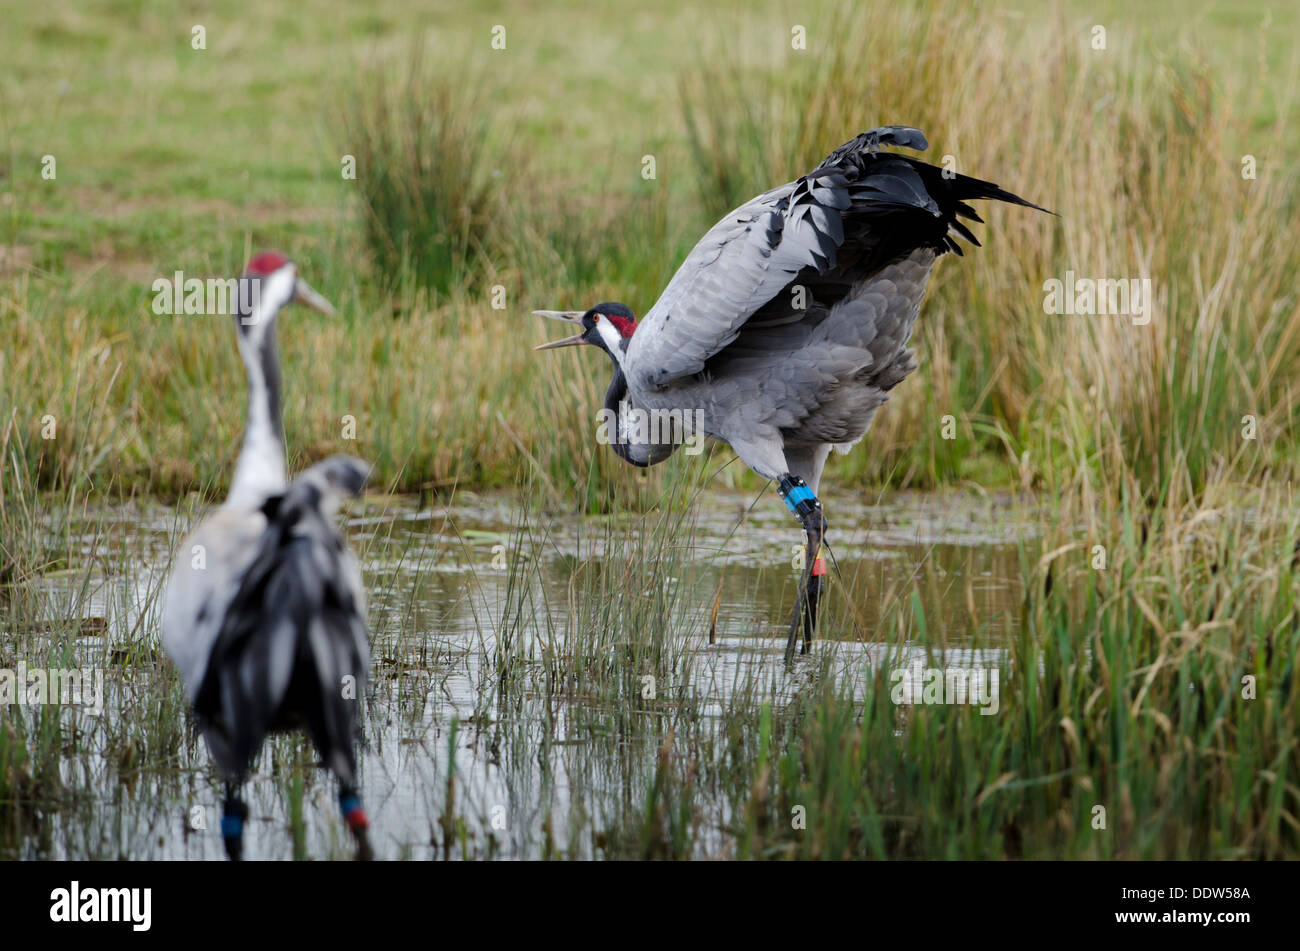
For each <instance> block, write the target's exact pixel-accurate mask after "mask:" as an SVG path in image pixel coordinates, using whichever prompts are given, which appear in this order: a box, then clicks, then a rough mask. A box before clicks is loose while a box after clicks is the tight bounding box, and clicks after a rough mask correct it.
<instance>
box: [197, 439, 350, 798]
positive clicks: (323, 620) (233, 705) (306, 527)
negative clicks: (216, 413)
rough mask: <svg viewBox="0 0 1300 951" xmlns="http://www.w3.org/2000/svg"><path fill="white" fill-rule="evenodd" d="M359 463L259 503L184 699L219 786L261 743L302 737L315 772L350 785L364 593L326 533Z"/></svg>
mask: <svg viewBox="0 0 1300 951" xmlns="http://www.w3.org/2000/svg"><path fill="white" fill-rule="evenodd" d="M366 472H367V467H366V465H365V464H364V463H362V462H361V461H360V460H356V459H352V458H350V457H346V456H334V457H331V458H330V459H327V460H325V461H324V462H322V463H319V464H318V465H316V466H313V467H312V468H311V469H308V470H307V471H306V472H304V473H303V474H302V475H301V476H299V477H298V478H297V479H296V480H294V481H293V482H292V483H290V485H289V486H288V488H287V489H286V490H285V491H284V492H283V494H278V495H273V496H270V497H269V498H268V499H267V500H266V501H265V502H264V503H263V505H262V507H261V513H262V515H263V517H264V518H265V520H266V522H265V528H264V530H263V531H262V532H261V534H260V537H259V538H258V539H257V541H256V547H255V549H254V551H253V553H252V556H251V558H250V559H249V562H248V564H247V566H246V567H245V568H244V569H243V571H242V573H241V575H240V577H239V578H238V582H237V587H236V589H235V590H234V592H233V596H232V597H231V599H230V601H229V603H228V605H227V607H226V610H225V612H224V617H223V620H222V623H221V624H220V627H219V628H218V632H217V635H216V638H215V642H214V644H213V646H212V649H211V652H210V655H209V659H208V663H207V667H206V671H205V673H204V676H203V679H202V681H201V683H200V684H199V687H198V689H197V691H196V694H195V697H194V712H195V715H196V717H197V719H198V722H199V725H200V728H201V729H202V731H203V733H204V736H205V738H206V739H207V741H208V744H209V747H210V749H211V750H212V752H213V758H214V759H215V760H216V761H217V764H218V767H219V768H220V770H221V772H222V774H223V776H226V777H228V778H230V779H231V780H232V781H234V782H236V783H238V782H242V781H243V779H244V777H245V775H246V773H247V771H248V768H249V766H250V765H251V763H252V760H253V758H254V756H256V754H257V752H258V750H259V749H260V748H261V745H262V742H263V740H264V739H265V737H266V735H267V733H269V732H272V731H275V730H286V729H295V728H304V729H306V730H307V732H308V734H309V735H310V736H311V738H312V740H313V742H314V744H315V746H316V748H317V750H318V751H319V752H320V754H321V757H322V759H323V760H324V762H325V765H327V766H328V767H330V768H331V769H332V770H333V771H334V772H335V773H336V774H337V775H338V776H339V778H340V780H341V781H342V782H343V783H344V784H352V783H353V782H354V781H355V771H356V761H355V756H354V753H353V744H354V742H355V740H356V738H357V730H358V722H359V716H358V714H359V702H360V701H359V698H361V697H363V696H364V691H365V687H366V679H367V672H368V671H369V669H370V658H369V646H368V642H367V638H366V624H365V595H364V589H363V588H362V585H361V581H360V572H359V570H358V567H357V564H356V560H355V558H353V556H352V554H351V553H350V552H349V551H348V550H347V548H346V546H345V545H344V542H343V538H342V536H341V535H340V534H339V531H338V529H337V528H336V527H335V525H334V521H333V511H334V509H336V508H337V500H338V499H339V498H340V497H341V496H342V495H344V494H349V495H355V494H357V493H359V492H360V490H361V487H362V485H363V484H364V482H365V478H366Z"/></svg>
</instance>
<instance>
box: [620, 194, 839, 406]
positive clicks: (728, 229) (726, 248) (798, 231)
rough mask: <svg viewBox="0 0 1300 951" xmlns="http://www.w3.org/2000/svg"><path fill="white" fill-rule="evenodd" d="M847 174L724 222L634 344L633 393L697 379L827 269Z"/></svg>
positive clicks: (629, 366) (630, 362) (768, 199)
mask: <svg viewBox="0 0 1300 951" xmlns="http://www.w3.org/2000/svg"><path fill="white" fill-rule="evenodd" d="M844 186H845V182H844V180H843V178H842V176H837V175H826V176H820V177H815V178H814V177H811V176H807V177H804V178H801V179H799V180H798V181H795V182H791V183H789V184H787V185H783V186H781V187H780V188H776V189H773V190H772V191H770V192H767V193H766V194H764V195H760V196H759V197H757V198H755V199H753V200H752V201H750V202H748V203H747V204H745V205H742V206H741V207H739V208H737V209H736V210H735V211H733V212H731V213H730V214H729V215H727V216H726V217H724V218H723V219H722V220H721V221H719V222H718V223H717V224H716V225H714V226H713V228H712V229H710V230H709V232H708V234H706V235H705V236H704V238H703V239H701V240H700V242H699V243H698V244H697V245H696V246H695V248H694V250H692V251H691V253H690V254H689V255H687V257H686V260H685V261H684V262H683V263H682V266H681V267H680V268H678V269H677V273H676V274H674V275H673V278H672V280H671V281H669V282H668V286H667V287H666V288H665V289H664V292H663V294H661V295H660V297H659V300H658V301H657V302H656V303H655V305H654V307H652V308H651V309H650V311H649V313H647V314H646V316H645V319H644V320H642V321H641V323H640V324H639V325H638V327H637V332H636V334H635V335H634V336H633V338H632V342H631V343H630V344H629V345H628V351H627V359H626V361H625V370H626V372H627V373H628V376H629V378H630V379H631V381H632V383H633V385H634V387H635V386H640V387H644V388H648V389H662V388H663V387H665V386H667V385H669V384H670V383H672V382H673V381H674V380H677V379H680V378H681V377H685V376H692V375H694V374H696V373H699V372H700V371H701V370H703V369H704V364H705V362H706V361H707V360H708V359H709V357H711V356H713V355H714V354H715V353H717V352H718V351H719V350H721V349H722V348H723V347H725V346H727V345H728V344H729V343H731V342H732V341H733V340H735V339H736V335H737V334H738V333H739V331H740V328H741V326H742V325H743V324H744V323H745V321H746V320H748V319H749V317H750V316H751V315H752V314H753V313H754V311H755V310H757V309H758V308H759V307H761V306H762V305H763V304H764V303H766V302H767V301H769V300H771V299H772V297H773V296H774V295H776V294H777V293H779V292H780V291H781V289H782V288H784V287H785V286H786V285H787V284H789V283H790V281H791V280H793V278H794V277H795V275H797V274H798V273H799V272H800V271H801V270H803V269H804V268H805V267H814V268H817V269H819V270H820V269H822V268H825V267H826V266H828V264H829V263H830V262H832V261H834V259H835V250H836V248H837V247H838V246H839V243H840V242H841V241H842V240H843V238H844V234H843V227H842V225H841V223H840V212H841V211H842V210H844V209H846V208H847V207H848V204H849V198H848V193H847V190H846V189H845V187H844Z"/></svg>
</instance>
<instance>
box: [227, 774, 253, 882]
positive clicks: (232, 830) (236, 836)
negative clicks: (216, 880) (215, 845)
mask: <svg viewBox="0 0 1300 951" xmlns="http://www.w3.org/2000/svg"><path fill="white" fill-rule="evenodd" d="M247 818H248V806H246V805H244V801H243V800H242V799H240V798H239V786H238V785H236V784H235V783H227V784H226V799H225V802H223V803H222V804H221V841H222V842H224V843H225V845H226V855H227V856H228V857H229V858H230V861H232V862H238V861H239V860H240V859H242V858H243V857H244V820H246V819H247Z"/></svg>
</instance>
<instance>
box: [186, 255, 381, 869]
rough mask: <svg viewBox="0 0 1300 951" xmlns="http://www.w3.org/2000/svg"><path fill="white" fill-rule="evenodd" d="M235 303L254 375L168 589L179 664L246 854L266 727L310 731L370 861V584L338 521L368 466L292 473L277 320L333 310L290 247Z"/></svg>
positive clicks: (251, 277)
mask: <svg viewBox="0 0 1300 951" xmlns="http://www.w3.org/2000/svg"><path fill="white" fill-rule="evenodd" d="M240 288H241V293H240V294H239V298H238V302H237V306H236V308H235V327H236V331H237V333H238V339H239V353H240V356H241V357H242V358H243V361H244V369H245V370H246V371H247V374H248V424H247V428H246V429H245V432H244V444H243V448H242V450H241V452H240V454H239V462H238V464H237V466H236V469H235V475H234V479H233V480H232V482H231V486H230V495H229V497H228V498H227V499H226V501H225V504H223V505H222V506H221V507H220V508H219V509H218V510H217V511H216V512H215V513H214V514H213V515H212V516H211V517H210V518H208V519H207V520H206V521H205V522H203V524H202V525H200V526H199V527H198V529H196V530H195V531H194V532H193V534H191V535H190V536H189V537H188V538H187V539H186V540H185V541H184V542H183V543H182V544H181V547H180V550H179V551H178V552H177V555H176V560H175V562H174V564H173V565H172V569H171V573H170V575H169V577H168V580H167V588H166V593H165V595H164V600H163V615H162V638H163V646H164V647H165V648H166V649H167V653H168V654H169V655H170V656H171V658H172V661H173V662H174V663H175V664H176V666H177V667H178V668H179V669H180V672H181V676H182V678H183V679H184V682H185V693H186V696H187V697H188V699H189V701H190V703H191V704H192V706H193V709H194V715H195V718H196V720H197V721H198V725H199V729H200V731H201V732H202V733H203V737H204V739H205V740H206V741H207V745H208V749H209V750H210V751H211V754H212V758H213V760H215V762H216V764H217V768H218V770H219V771H220V773H221V777H222V779H223V781H224V782H225V785H226V791H225V802H224V804H223V808H222V819H221V835H222V838H223V840H224V842H225V846H226V853H227V854H228V855H229V856H230V858H232V859H239V858H240V857H241V856H242V854H243V827H244V820H245V819H247V817H248V808H247V806H245V805H244V803H243V801H242V800H241V799H240V789H241V787H242V786H243V784H244V781H245V780H246V779H247V776H248V771H249V769H250V768H251V766H252V763H253V760H254V758H255V757H256V756H257V753H258V751H259V750H260V749H261V747H262V742H263V740H264V739H265V738H266V736H267V735H268V734H269V733H273V732H277V731H285V730H298V729H305V730H306V731H307V733H308V734H309V735H310V736H311V739H312V742H313V743H314V744H315V746H316V749H317V750H318V751H319V753H320V756H321V760H322V762H323V764H324V765H325V766H326V767H328V768H329V769H330V770H332V771H333V772H334V774H335V775H336V776H337V777H338V781H339V805H340V807H341V809H342V811H343V817H344V820H345V821H346V823H347V825H348V828H349V829H350V830H351V831H352V835H353V837H354V838H355V840H356V845H357V857H358V858H370V857H371V850H370V844H369V839H368V836H367V828H368V822H367V820H366V814H365V812H364V811H363V810H362V808H361V800H360V796H359V792H358V788H357V779H356V755H355V752H354V749H353V744H354V742H355V741H356V738H357V733H358V726H359V705H360V703H361V702H362V698H363V697H364V693H365V685H366V680H367V676H368V673H369V669H370V647H369V643H368V640H367V633H366V606H365V591H364V590H363V588H362V585H361V572H360V570H359V568H358V565H357V562H356V559H355V558H354V557H353V556H352V554H351V552H349V551H348V549H347V547H346V546H345V544H344V541H343V537H342V535H340V533H339V530H338V528H337V527H336V525H335V523H334V517H335V513H336V512H337V510H338V507H339V504H340V502H341V501H342V500H343V498H344V497H345V496H356V495H359V494H360V493H361V489H362V486H363V485H364V484H365V481H366V478H367V477H368V475H369V469H370V467H369V466H368V465H366V463H364V462H362V461H361V460H359V459H354V458H353V457H351V456H331V457H330V458H328V459H326V460H324V461H323V462H320V463H318V464H316V465H314V466H312V467H311V468H309V469H307V470H306V471H305V472H303V473H302V474H301V475H300V476H298V478H296V479H295V480H293V481H292V482H288V481H287V479H286V476H285V454H284V427H283V422H282V420H281V411H280V361H279V357H278V355H277V352H276V344H275V330H276V317H277V315H278V314H279V312H280V310H281V309H282V308H283V307H284V306H285V305H287V304H289V303H290V302H292V301H297V302H299V303H302V304H305V305H307V306H308V307H311V308H313V309H315V310H319V311H322V312H324V313H327V314H332V313H333V312H334V309H333V308H332V307H331V306H330V305H329V302H328V301H326V300H325V299H324V298H323V297H321V296H320V295H319V294H317V293H316V292H315V291H314V290H312V289H311V287H309V286H308V285H307V283H306V282H305V281H303V280H302V279H301V278H300V277H298V274H297V270H296V268H295V267H294V265H293V264H292V263H291V262H289V261H287V260H285V259H284V258H283V257H282V256H281V255H278V254H274V253H263V254H259V255H256V256H255V257H254V258H253V259H252V260H251V261H249V263H248V267H247V269H246V270H245V272H244V276H243V278H242V279H241V281H240Z"/></svg>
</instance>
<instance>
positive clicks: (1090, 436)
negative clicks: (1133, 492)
mask: <svg viewBox="0 0 1300 951" xmlns="http://www.w3.org/2000/svg"><path fill="white" fill-rule="evenodd" d="M1086 34H1087V31H1086V30H1081V29H1079V28H1078V24H1075V23H1071V22H1069V21H1067V20H1065V19H1057V20H1055V21H1052V20H1040V21H1038V22H1036V23H1035V24H1033V25H1032V26H1029V27H1026V26H1025V24H1023V23H1020V22H1012V21H1010V20H1008V19H1007V18H1004V17H1000V16H997V15H995V14H994V13H993V12H989V11H981V10H977V9H973V8H966V7H961V6H959V5H956V4H949V3H942V2H941V3H939V4H937V5H928V6H926V7H903V6H894V7H888V8H881V7H872V8H870V9H868V8H860V9H856V10H853V11H849V12H846V13H841V14H839V15H838V16H837V17H832V18H830V19H829V21H828V22H824V23H822V24H820V25H819V28H818V31H817V34H816V35H817V36H821V37H826V39H825V40H823V41H822V45H821V47H820V48H819V49H818V50H817V55H811V53H809V54H800V53H797V52H791V51H789V50H787V51H786V53H785V59H784V61H782V60H780V59H778V61H777V62H776V63H775V64H774V65H766V66H755V65H745V64H741V65H736V66H708V67H702V68H701V69H700V70H698V71H697V72H696V73H694V74H692V75H690V76H688V77H687V78H685V79H684V80H683V83H682V86H681V93H680V96H681V101H682V107H683V113H684V119H685V128H686V132H687V139H688V142H689V145H690V154H691V155H692V156H693V159H694V164H695V168H696V177H697V180H698V182H699V187H700V193H701V195H702V198H703V202H704V204H705V206H706V207H707V208H708V210H709V213H710V214H721V213H722V212H724V211H725V210H726V209H728V208H730V207H733V206H734V205H736V204H738V203H739V202H740V201H743V200H745V199H746V198H748V197H750V196H751V195H752V194H755V193H757V192H759V191H761V190H762V189H764V188H766V187H769V186H770V185H772V184H775V183H778V182H781V181H785V180H787V179H789V178H791V177H793V176H794V175H797V174H800V173H801V172H802V171H804V170H806V169H808V168H811V167H812V166H813V165H815V163H816V162H818V161H820V159H821V158H822V157H823V156H824V155H825V154H826V153H827V152H829V150H830V149H832V148H834V147H835V146H837V145H838V144H840V143H841V142H843V141H844V140H845V139H847V138H848V137H849V136H850V135H852V134H854V133H856V132H858V131H860V130H862V129H865V128H869V127H872V126H875V125H880V124H888V123H906V124H910V125H915V126H918V127H920V128H922V129H924V130H925V131H926V132H927V133H928V135H929V138H930V141H931V150H930V152H929V153H928V155H927V156H926V158H927V159H928V160H929V161H932V162H935V163H936V164H939V163H942V162H943V161H944V159H945V156H946V157H949V158H950V159H951V161H952V162H953V164H954V165H955V168H956V170H957V171H959V172H962V173H965V174H969V175H973V176H976V177H979V178H986V179H990V180H993V181H996V182H998V183H999V184H1001V185H1003V186H1004V187H1006V188H1009V189H1011V190H1012V191H1015V192H1017V193H1019V194H1022V195H1024V196H1025V197H1027V198H1029V199H1031V200H1033V201H1035V202H1037V203H1039V204H1042V205H1044V206H1046V207H1049V208H1052V209H1054V210H1055V211H1058V212H1059V213H1060V214H1061V215H1062V218H1061V219H1060V220H1057V219H1050V218H1046V217H1044V216H1042V215H1039V214H1038V213H1036V212H1029V211H1026V210H1024V209H1020V208H1013V207H1008V206H997V207H991V206H989V205H987V204H983V203H982V204H981V207H980V209H979V210H980V212H981V214H982V215H983V216H984V217H985V218H986V220H987V221H988V226H987V227H983V228H981V227H976V231H977V232H978V233H979V237H980V238H981V240H982V241H983V243H984V247H983V248H980V249H971V250H969V251H968V252H967V254H966V257H965V258H964V259H962V260H956V259H952V258H949V259H945V260H942V261H940V262H939V264H938V266H937V267H936V271H935V275H934V277H933V279H932V282H931V288H930V293H929V297H928V300H927V302H926V304H925V306H924V307H923V310H922V315H921V320H920V322H919V324H918V329H917V337H918V340H919V343H920V351H921V357H922V365H921V370H920V371H919V373H918V375H917V376H918V377H919V378H914V379H911V380H908V381H907V382H906V383H904V384H903V386H901V387H900V388H899V389H898V390H896V391H895V393H894V397H895V398H894V400H893V401H892V403H891V404H890V405H889V406H888V407H887V408H886V409H884V410H882V412H881V414H880V415H879V416H878V418H877V420H876V423H875V427H874V432H873V433H872V435H871V437H870V439H871V442H872V444H873V446H874V447H876V450H877V451H875V452H873V453H870V454H868V453H858V454H855V455H854V456H852V457H850V458H849V459H847V460H844V461H842V462H839V463H838V464H837V465H836V466H835V467H834V469H835V471H837V472H839V473H842V474H845V475H848V476H850V477H854V478H860V479H865V480H868V481H879V480H880V479H883V478H887V477H890V476H891V475H892V476H893V477H894V478H895V479H896V480H897V481H899V482H902V483H905V484H921V485H926V484H932V483H935V482H939V481H944V480H947V479H951V478H953V477H960V476H962V475H967V476H970V475H973V474H976V473H982V471H983V470H981V469H980V468H979V466H980V463H979V458H978V457H980V456H981V455H983V456H986V457H995V458H996V457H1001V458H1003V459H1005V460H1006V462H1007V464H1008V466H1009V467H1010V469H1011V472H1012V473H1013V474H1016V475H1019V476H1021V477H1023V478H1026V479H1039V480H1043V479H1045V478H1050V474H1051V470H1052V469H1054V468H1056V467H1058V466H1065V467H1067V468H1068V467H1072V466H1074V465H1076V464H1078V463H1080V462H1087V463H1088V464H1090V465H1093V466H1097V467H1102V466H1105V467H1111V468H1113V467H1115V466H1120V467H1125V466H1127V467H1131V469H1132V471H1133V476H1134V477H1135V478H1137V479H1139V480H1140V481H1142V482H1143V483H1144V484H1147V485H1155V486H1159V485H1161V484H1164V483H1167V482H1168V481H1169V480H1170V479H1174V478H1179V477H1182V478H1185V479H1186V480H1188V481H1189V484H1191V485H1203V484H1204V481H1205V479H1206V476H1207V474H1208V473H1209V471H1210V469H1211V468H1212V467H1214V466H1215V465H1217V464H1218V463H1219V462H1220V461H1221V460H1233V459H1235V458H1237V457H1239V456H1263V457H1266V461H1267V463H1268V464H1270V465H1271V464H1275V463H1279V462H1282V461H1283V460H1284V459H1286V460H1289V462H1288V463H1287V464H1288V465H1293V464H1294V452H1293V449H1294V440H1293V439H1292V438H1291V437H1290V428H1291V426H1292V424H1293V415H1294V413H1293V409H1292V406H1293V403H1294V383H1293V381H1294V380H1295V379H1296V371H1297V370H1300V299H1297V297H1296V295H1295V293H1294V288H1293V287H1292V286H1291V281H1290V277H1289V276H1290V275H1293V274H1294V273H1296V271H1297V269H1298V268H1300V217H1298V216H1296V215H1295V214H1294V213H1292V211H1293V210H1294V208H1295V206H1296V200H1297V195H1298V194H1300V182H1298V181H1297V176H1296V174H1295V171H1294V169H1291V168H1288V167H1287V166H1285V165H1284V164H1282V163H1278V162H1267V163H1265V165H1266V166H1267V167H1266V168H1265V166H1264V165H1261V166H1259V171H1258V178H1256V179H1249V178H1243V175H1242V164H1241V161H1240V159H1241V156H1242V154H1243V153H1258V154H1265V155H1275V154H1285V152H1286V145H1287V142H1288V141H1289V140H1288V138H1287V136H1288V134H1289V130H1288V129H1287V127H1286V125H1285V122H1284V121H1283V120H1282V119H1281V115H1282V114H1283V112H1284V111H1285V110H1281V111H1279V112H1278V113H1277V114H1276V116H1273V117H1271V118H1267V117H1266V118H1263V119H1261V120H1259V121H1258V122H1255V123H1253V124H1252V123H1251V122H1250V121H1249V120H1248V118H1244V117H1249V116H1252V115H1256V114H1262V113H1263V110H1262V109H1261V107H1260V104H1261V101H1262V100H1261V98H1260V97H1261V96H1262V95H1263V93H1262V92H1261V89H1263V88H1267V87H1268V86H1269V85H1270V84H1269V83H1268V82H1266V80H1267V77H1266V76H1265V75H1263V74H1262V71H1263V69H1264V67H1263V66H1261V67H1260V70H1261V75H1260V76H1258V77H1251V76H1250V75H1248V74H1247V75H1232V76H1225V75H1219V74H1216V73H1215V72H1214V71H1213V70H1211V69H1210V68H1209V67H1207V66H1205V65H1204V64H1202V63H1201V62H1199V61H1198V60H1197V59H1196V58H1195V57H1194V56H1192V55H1190V54H1186V53H1178V54H1173V55H1168V56H1166V55H1163V54H1161V55H1159V56H1157V55H1155V54H1150V53H1146V51H1141V50H1137V49H1134V48H1124V49H1112V50H1111V51H1110V52H1109V53H1108V54H1106V55H1099V54H1098V53H1097V52H1096V51H1094V50H1092V49H1091V48H1089V46H1088V44H1087V42H1086V40H1085V39H1084V37H1086ZM1113 42H1122V41H1120V40H1119V39H1118V38H1115V39H1114V40H1113ZM717 61H718V62H725V60H722V59H719V60H717ZM1271 85H1272V86H1273V87H1276V82H1273V83H1272V84H1271ZM1286 88H1289V89H1294V84H1291V86H1289V87H1286ZM1283 95H1284V96H1286V95H1293V93H1283ZM1067 272H1071V273H1072V274H1073V276H1074V277H1076V278H1088V279H1105V280H1124V281H1126V282H1127V281H1128V280H1129V279H1137V280H1139V281H1140V280H1142V279H1149V281H1150V285H1149V286H1150V290H1151V295H1152V299H1151V300H1150V301H1146V302H1145V304H1146V308H1147V309H1146V311H1145V313H1144V314H1143V315H1140V316H1139V317H1138V319H1137V320H1134V319H1132V318H1130V317H1116V316H1104V315H1089V316H1057V315H1048V314H1046V313H1045V312H1044V311H1045V306H1046V297H1047V287H1046V286H1045V282H1047V281H1049V280H1050V279H1053V278H1056V279H1059V280H1061V281H1065V280H1067ZM1147 317H1149V323H1143V322H1141V321H1142V320H1144V319H1146V318H1147ZM948 414H951V415H953V416H954V417H955V419H956V421H957V424H958V425H957V432H958V438H957V439H956V440H951V439H944V437H943V434H942V427H941V425H940V419H941V417H942V416H945V415H948ZM1245 416H1251V417H1253V418H1254V419H1255V420H1256V421H1257V422H1258V423H1259V425H1260V426H1262V427H1263V429H1262V430H1260V432H1265V431H1266V432H1267V433H1268V436H1267V437H1263V438H1261V439H1258V440H1256V441H1255V442H1253V443H1250V444H1245V443H1243V441H1242V438H1241V436H1240V433H1239V430H1240V429H1241V425H1242V421H1243V417H1245Z"/></svg>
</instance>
